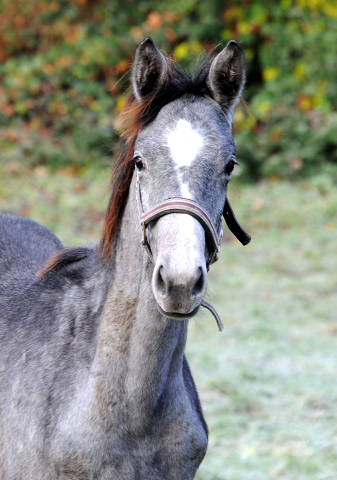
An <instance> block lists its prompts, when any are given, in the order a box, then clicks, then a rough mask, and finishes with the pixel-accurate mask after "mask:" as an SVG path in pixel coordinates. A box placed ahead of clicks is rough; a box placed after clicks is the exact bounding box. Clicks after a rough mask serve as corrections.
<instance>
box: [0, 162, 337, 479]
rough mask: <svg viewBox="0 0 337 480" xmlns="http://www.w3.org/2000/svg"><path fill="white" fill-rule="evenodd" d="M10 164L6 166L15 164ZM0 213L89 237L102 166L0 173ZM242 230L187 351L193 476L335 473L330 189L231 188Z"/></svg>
mask: <svg viewBox="0 0 337 480" xmlns="http://www.w3.org/2000/svg"><path fill="white" fill-rule="evenodd" d="M14 170H15V169H14ZM0 175H2V178H0V211H2V212H8V213H15V214H24V215H26V216H30V217H31V218H33V219H35V220H37V221H39V222H41V223H43V224H44V225H46V226H47V227H49V228H50V229H51V230H53V231H54V232H55V233H56V234H57V235H59V236H60V238H61V240H62V241H63V242H64V243H65V244H67V245H69V244H73V243H79V242H85V241H88V240H98V238H99V235H100V228H101V224H102V220H103V216H104V209H105V205H106V203H107V194H106V192H107V190H106V185H107V177H108V172H106V171H90V170H88V171H86V172H84V173H82V175H79V173H78V172H75V171H72V170H63V171H57V172H53V173H49V172H48V170H46V169H44V168H42V167H38V168H37V169H35V170H32V171H29V172H25V173H24V172H20V171H19V170H18V171H14V172H7V173H6V172H3V173H2V174H0ZM229 198H230V200H231V203H232V206H233V208H234V209H235V212H236V214H237V216H238V218H239V220H240V222H241V223H242V225H243V226H244V227H245V228H246V229H247V230H248V231H249V232H250V233H251V234H252V237H253V240H252V242H251V244H249V245H248V246H246V247H242V246H241V244H239V243H238V242H237V241H236V240H235V239H234V238H233V237H232V236H231V234H230V233H227V232H226V234H225V242H224V244H223V248H222V251H221V254H220V260H219V261H218V263H216V264H215V265H214V266H212V268H211V272H210V279H209V290H208V295H207V297H208V298H207V299H208V301H210V302H212V304H213V305H214V306H215V307H216V308H217V310H218V312H219V314H220V315H221V318H222V321H223V323H224V325H225V328H224V331H223V332H222V333H219V332H218V331H217V326H216V323H215V321H214V320H213V317H212V316H211V315H210V314H209V313H208V312H206V311H203V312H200V314H199V315H198V317H197V318H196V319H194V320H192V321H191V326H190V329H189V339H188V347H187V356H188V359H189V363H190V365H191V368H192V371H193V375H194V377H195V380H196V383H197V386H198V390H199V393H200V397H201V401H202V405H203V409H204V413H205V416H206V420H207V423H208V425H209V427H210V441H209V449H208V452H207V455H206V457H205V460H204V462H203V464H202V465H201V467H200V469H199V473H198V476H197V478H198V480H266V479H268V480H269V479H277V480H278V479H280V480H327V479H329V480H334V479H336V478H337V322H336V320H337V314H336V311H337V295H336V294H337V273H336V266H337V220H336V212H337V191H336V189H335V188H334V186H333V184H332V183H331V182H329V180H328V179H327V178H325V177H324V176H323V177H316V178H314V179H312V180H310V181H306V182H300V183H297V184H291V183H288V182H274V183H260V184H257V185H254V186H240V184H235V183H234V184H233V185H231V187H230V192H229Z"/></svg>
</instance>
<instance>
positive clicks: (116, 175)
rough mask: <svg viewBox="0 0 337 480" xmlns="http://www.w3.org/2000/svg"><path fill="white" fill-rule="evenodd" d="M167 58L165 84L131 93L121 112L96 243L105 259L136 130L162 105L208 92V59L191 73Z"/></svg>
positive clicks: (121, 205)
mask: <svg viewBox="0 0 337 480" xmlns="http://www.w3.org/2000/svg"><path fill="white" fill-rule="evenodd" d="M166 61H167V66H168V75H167V78H166V82H165V83H164V85H163V86H162V87H161V88H159V89H158V90H156V91H154V92H151V93H149V94H148V95H146V96H145V97H144V98H143V99H142V100H141V101H138V100H136V99H135V97H134V95H133V94H132V93H131V94H130V95H129V97H128V99H127V101H126V103H125V106H124V108H123V110H122V112H121V114H120V118H119V124H120V125H121V127H122V130H123V133H122V134H121V147H120V153H119V154H118V155H117V158H116V160H115V162H114V166H113V168H112V174H111V181H110V187H111V196H110V200H109V204H108V208H107V211H106V215H105V220H104V225H103V233H102V237H101V241H100V244H99V252H100V254H101V255H102V256H103V257H104V259H105V260H106V261H107V260H108V259H109V257H110V254H111V249H112V245H113V242H114V240H115V237H116V234H117V231H118V227H119V222H120V219H121V216H122V213H123V211H124V207H125V204H126V201H127V198H128V194H129V188H130V184H131V180H132V175H133V170H134V163H133V162H132V158H133V153H134V146H135V142H136V139H137V135H138V133H139V131H140V130H141V129H142V128H143V127H145V126H146V125H148V124H150V123H151V122H152V121H153V120H154V119H155V118H156V116H157V115H158V113H159V112H160V110H161V109H162V108H163V107H164V106H165V105H167V104H168V103H170V102H172V101H174V100H176V99H178V98H180V97H182V96H183V95H188V94H190V95H193V96H200V97H205V96H209V95H210V91H209V89H208V87H207V82H206V80H207V76H208V72H209V68H210V61H209V60H207V61H206V62H204V63H203V64H202V65H201V66H200V67H199V68H198V69H197V70H196V72H194V73H193V74H189V73H187V72H185V71H184V70H182V69H181V68H180V67H178V65H177V64H176V63H175V62H173V61H172V60H170V59H166Z"/></svg>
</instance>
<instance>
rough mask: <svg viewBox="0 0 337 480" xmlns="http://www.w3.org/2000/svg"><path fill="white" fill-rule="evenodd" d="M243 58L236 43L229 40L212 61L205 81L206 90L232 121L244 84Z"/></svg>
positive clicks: (240, 49)
mask: <svg viewBox="0 0 337 480" xmlns="http://www.w3.org/2000/svg"><path fill="white" fill-rule="evenodd" d="M245 77H246V76H245V56H244V53H243V50H242V48H241V46H240V45H239V43H238V42H236V41H235V40H231V41H230V42H228V44H227V45H226V47H225V48H224V49H223V50H222V52H220V53H219V54H218V55H217V56H216V57H215V58H214V60H213V62H212V64H211V67H210V70H209V74H208V79H207V84H208V88H209V89H210V91H211V94H212V96H213V98H214V100H216V101H217V102H218V103H219V105H220V106H221V107H222V109H223V110H225V112H226V114H227V115H228V116H229V117H230V121H231V120H232V116H233V112H234V108H235V106H236V105H237V103H238V102H239V101H240V96H241V92H242V90H243V86H244V83H245Z"/></svg>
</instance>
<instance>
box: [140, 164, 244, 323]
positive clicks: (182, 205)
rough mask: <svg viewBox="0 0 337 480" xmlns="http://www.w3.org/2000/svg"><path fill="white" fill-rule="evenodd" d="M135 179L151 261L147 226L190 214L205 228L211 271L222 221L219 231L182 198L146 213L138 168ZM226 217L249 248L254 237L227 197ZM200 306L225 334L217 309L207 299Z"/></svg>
mask: <svg viewBox="0 0 337 480" xmlns="http://www.w3.org/2000/svg"><path fill="white" fill-rule="evenodd" d="M136 176H137V180H136V199H137V210H138V216H139V220H140V224H141V226H142V230H143V238H142V245H143V247H144V248H145V251H146V253H147V254H148V256H149V258H150V260H151V262H152V263H153V262H154V261H153V255H152V251H151V247H150V244H149V242H148V240H147V235H146V227H147V226H148V225H149V223H151V222H153V221H154V220H157V219H158V218H160V217H163V216H164V215H169V214H170V213H187V214H188V215H191V216H192V217H194V218H195V219H196V220H198V222H199V223H200V224H201V225H202V226H203V228H204V230H205V235H206V241H207V246H208V249H209V252H210V253H209V257H208V260H207V271H208V270H209V267H210V265H212V264H213V263H215V262H216V261H217V260H218V253H219V252H220V248H221V240H222V236H223V231H222V222H220V226H219V228H218V229H216V228H215V226H214V225H213V222H212V220H211V219H210V218H209V216H208V215H207V213H206V212H205V210H204V209H203V208H201V207H200V205H198V204H197V203H196V202H195V201H194V200H189V199H187V198H180V197H175V198H169V199H168V200H164V201H163V202H161V203H158V204H157V205H155V206H154V207H153V208H151V209H150V210H148V211H147V212H144V211H143V207H142V200H141V196H140V185H139V172H138V170H137V168H136ZM223 217H224V219H225V222H226V224H227V226H228V228H229V229H230V231H231V232H232V233H233V234H234V235H235V236H236V238H237V239H238V240H239V241H240V242H241V243H242V245H247V244H248V243H249V242H250V241H251V236H250V235H249V234H248V233H247V232H246V231H245V230H244V229H243V228H242V227H241V225H240V224H239V222H238V220H237V218H236V216H235V214H234V212H233V209H232V207H231V204H230V203H229V201H228V198H227V196H226V200H225V205H224V209H223ZM200 305H201V306H203V307H205V308H207V309H208V310H209V311H210V312H211V313H212V314H213V316H214V317H215V320H216V322H217V324H218V328H219V331H220V332H222V330H223V328H224V326H223V323H222V322H221V319H220V316H219V314H218V313H217V311H216V310H215V308H214V307H212V305H210V304H209V303H208V302H206V301H205V300H202V301H201V303H200Z"/></svg>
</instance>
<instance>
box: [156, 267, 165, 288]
mask: <svg viewBox="0 0 337 480" xmlns="http://www.w3.org/2000/svg"><path fill="white" fill-rule="evenodd" d="M163 268H164V267H163V265H160V267H159V268H158V270H157V274H156V280H155V284H156V288H157V290H158V292H161V294H162V295H163V296H164V295H166V290H167V288H166V282H165V280H164V278H163V275H162V270H163Z"/></svg>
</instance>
